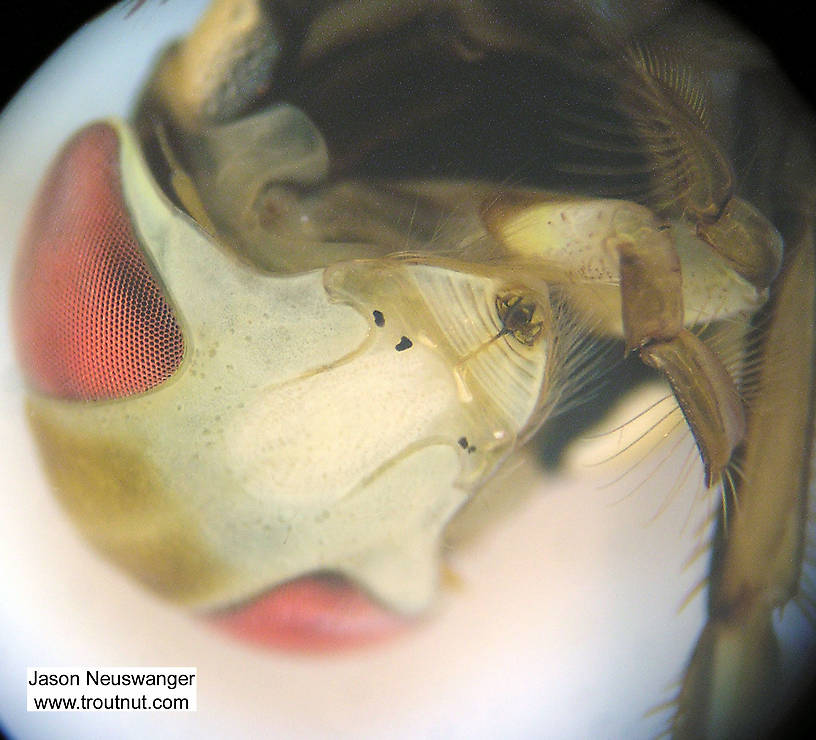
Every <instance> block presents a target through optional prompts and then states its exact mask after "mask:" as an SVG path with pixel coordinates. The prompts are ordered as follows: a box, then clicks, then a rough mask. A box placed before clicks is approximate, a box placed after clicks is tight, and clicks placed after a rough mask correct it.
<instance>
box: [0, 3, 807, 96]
mask: <svg viewBox="0 0 816 740" xmlns="http://www.w3.org/2000/svg"><path fill="white" fill-rule="evenodd" d="M132 1H133V0H132ZM147 1H148V2H157V0H147ZM165 1H166V2H184V1H185V0H165ZM542 2H557V0H542ZM715 4H716V5H720V6H723V7H725V8H728V10H729V11H730V12H731V13H732V15H735V16H737V17H738V18H740V19H741V21H742V22H743V25H745V26H746V27H747V28H748V29H750V30H751V31H753V32H754V33H755V34H756V35H758V36H760V37H761V38H762V39H763V40H764V41H765V43H766V44H767V45H768V46H770V48H771V49H772V50H773V52H774V54H775V55H776V57H777V59H778V60H779V62H780V64H781V66H782V67H783V68H784V69H785V71H786V72H787V74H788V76H789V77H790V78H791V80H792V81H793V82H794V84H795V85H796V86H797V87H798V88H799V89H800V91H802V92H803V93H804V94H806V95H807V96H808V97H810V99H811V100H813V99H814V95H815V94H816V80H814V77H815V76H816V75H814V74H813V70H814V61H813V28H812V23H811V21H810V18H809V14H808V13H806V11H805V10H804V9H805V8H806V7H808V6H807V4H805V3H802V2H800V1H797V0H782V1H781V2H772V3H744V2H741V3H736V2H719V3H715ZM110 5H111V3H108V2H103V1H102V0H70V1H69V0H62V1H61V2H45V3H34V2H20V0H10V1H9V2H7V3H4V4H3V7H2V10H0V18H2V21H3V33H2V37H3V44H2V48H0V62H2V66H0V70H2V72H0V84H2V87H1V88H0V100H2V101H3V103H5V102H6V101H8V99H9V98H10V97H11V96H12V95H13V94H14V92H15V91H16V90H17V89H18V88H19V87H20V86H21V85H22V84H23V83H24V82H25V80H27V79H28V78H29V77H30V76H31V74H32V73H33V72H34V71H35V70H36V69H37V67H38V66H39V65H40V64H41V63H42V62H43V61H44V60H45V59H46V58H47V57H48V56H49V55H50V53H51V52H52V51H53V50H54V49H55V48H56V47H57V46H59V44H60V43H62V41H64V40H65V39H67V38H68V37H69V36H70V35H71V34H72V33H73V32H74V31H75V30H76V29H77V28H79V26H80V25H82V24H83V23H84V22H85V21H87V20H89V19H90V18H92V17H93V16H95V15H97V14H98V13H100V12H102V11H103V10H105V9H106V8H107V7H109V6H110Z"/></svg>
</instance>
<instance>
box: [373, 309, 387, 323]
mask: <svg viewBox="0 0 816 740" xmlns="http://www.w3.org/2000/svg"><path fill="white" fill-rule="evenodd" d="M374 323H375V324H376V325H377V326H385V316H383V313H382V311H374Z"/></svg>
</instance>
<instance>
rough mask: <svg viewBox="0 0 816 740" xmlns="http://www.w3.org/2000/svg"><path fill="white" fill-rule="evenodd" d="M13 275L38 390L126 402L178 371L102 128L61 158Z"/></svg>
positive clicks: (168, 318) (18, 334)
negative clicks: (125, 400) (127, 399)
mask: <svg viewBox="0 0 816 740" xmlns="http://www.w3.org/2000/svg"><path fill="white" fill-rule="evenodd" d="M15 277H16V279H15V282H14V293H13V298H12V301H13V303H12V307H13V326H14V333H15V338H16V343H17V352H18V356H19V358H20V362H21V365H22V368H23V371H24V373H25V376H26V379H27V381H28V382H29V383H30V384H31V386H32V387H33V388H34V389H35V390H37V391H39V392H41V393H45V394H47V395H51V396H54V397H57V398H60V399H65V400H80V401H99V400H109V399H117V398H125V397H128V396H132V395H135V394H139V393H143V392H145V391H147V390H150V389H151V388H154V387H156V386H157V385H159V384H161V383H163V382H164V381H165V380H167V379H168V378H169V377H170V376H171V375H172V374H173V373H174V372H175V371H176V370H177V369H178V367H179V364H180V363H181V359H182V356H183V354H184V340H183V337H182V333H181V329H180V328H179V325H178V323H177V321H176V318H175V316H174V315H173V311H172V310H171V308H170V306H169V305H168V303H167V301H166V300H165V297H164V295H163V293H162V289H161V287H160V286H159V284H158V283H157V281H156V279H155V278H154V276H153V273H152V272H151V268H150V266H149V265H148V263H147V261H146V258H145V256H144V254H143V252H142V250H141V249H140V246H139V242H138V239H137V237H136V234H135V233H134V230H133V227H132V224H131V221H130V218H129V215H128V211H127V208H126V205H125V201H124V198H123V195H122V187H121V175H120V169H119V139H118V135H117V133H116V131H115V129H114V128H113V127H112V126H110V125H109V124H106V123H96V124H92V125H90V126H88V127H87V128H85V129H83V130H82V131H80V132H79V133H78V134H76V135H75V136H74V137H73V138H72V139H71V140H70V141H69V142H68V143H67V144H66V145H65V147H64V148H63V150H62V151H61V152H60V154H59V155H58V157H57V159H56V161H55V163H54V164H53V165H52V167H51V169H50V171H49V173H48V175H47V177H46V179H45V182H44V184H43V186H42V188H41V190H40V192H39V194H38V196H37V199H36V201H35V204H34V208H33V209H32V212H31V215H30V218H29V221H28V224H27V228H26V230H25V232H24V234H23V239H22V248H21V251H20V255H19V257H18V264H17V270H16V276H15Z"/></svg>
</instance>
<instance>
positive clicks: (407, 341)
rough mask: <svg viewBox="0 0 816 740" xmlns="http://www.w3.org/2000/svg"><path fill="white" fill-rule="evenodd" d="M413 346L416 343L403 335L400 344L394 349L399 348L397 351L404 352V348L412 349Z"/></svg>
mask: <svg viewBox="0 0 816 740" xmlns="http://www.w3.org/2000/svg"><path fill="white" fill-rule="evenodd" d="M413 346H414V343H413V342H412V341H411V340H410V339H408V337H406V336H403V337H402V339H400V340H399V344H398V345H397V346H396V347H394V349H395V350H397V352H402V351H403V350H406V349H411V347H413Z"/></svg>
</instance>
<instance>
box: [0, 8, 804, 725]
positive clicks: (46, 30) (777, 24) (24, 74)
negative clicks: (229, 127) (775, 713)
mask: <svg viewBox="0 0 816 740" xmlns="http://www.w3.org/2000/svg"><path fill="white" fill-rule="evenodd" d="M156 1H157V0H148V2H156ZM165 1H166V2H185V0H165ZM554 1H557V0H542V2H554ZM715 4H716V5H720V6H722V7H725V8H727V9H728V10H729V12H731V14H732V15H734V16H736V17H737V18H739V19H740V20H741V21H742V24H743V25H744V26H745V27H747V28H748V29H749V30H750V31H752V32H753V33H754V34H755V35H757V36H759V37H760V38H761V39H762V40H763V41H764V42H765V43H766V45H767V46H769V47H770V49H771V50H772V51H773V53H774V54H775V56H776V58H777V60H778V61H779V63H780V66H781V67H782V68H783V69H784V70H785V72H786V73H787V75H788V77H789V78H790V79H791V81H792V82H793V84H794V85H795V86H796V87H797V88H798V89H799V91H800V93H801V94H802V95H803V96H804V97H806V98H807V99H809V100H810V101H811V104H816V74H814V69H816V65H814V61H813V56H814V42H813V28H812V24H811V23H810V20H809V14H808V13H806V11H805V8H807V7H808V5H807V4H805V3H802V2H801V0H799V1H794V0H782V1H781V2H771V3H744V2H742V3H733V2H732V3H728V2H719V3H715ZM109 6H110V3H107V2H102V1H101V0H90V1H88V0H71V1H67V0H63V1H62V2H48V1H46V2H45V3H35V2H19V0H10V1H9V2H7V3H4V4H3V7H2V9H1V10H0V19H2V22H3V34H2V37H3V43H2V45H0V106H5V104H6V103H7V102H8V100H9V99H10V98H11V97H12V96H13V95H14V93H15V92H16V91H17V90H18V89H19V88H20V86H21V85H22V84H23V83H24V82H25V81H26V80H27V79H28V78H29V77H30V76H31V75H32V74H33V73H34V71H35V70H36V69H37V68H38V67H39V65H40V64H41V63H42V62H43V61H45V59H47V58H48V56H49V55H50V54H51V53H52V52H53V51H54V50H55V49H56V48H57V47H58V46H59V45H60V44H61V43H62V42H63V41H64V40H66V39H67V38H68V37H69V36H70V35H71V34H73V33H74V31H76V30H77V29H78V28H79V27H80V26H81V25H82V24H83V23H85V22H86V21H88V20H90V19H91V18H93V17H94V16H96V15H97V14H99V13H100V12H102V11H104V10H105V9H106V8H107V7H109ZM814 107H816V105H814ZM1 165H2V163H0V166H1ZM780 721H781V726H780V728H779V729H778V731H777V734H776V735H775V736H778V737H813V736H814V735H812V734H811V733H812V732H813V731H814V729H816V683H814V684H813V686H812V687H811V690H810V692H809V693H808V694H806V695H805V697H803V699H802V701H800V702H799V704H798V705H797V707H796V708H795V710H794V711H793V712H792V714H791V715H790V716H789V717H786V718H780ZM0 736H2V722H0Z"/></svg>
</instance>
